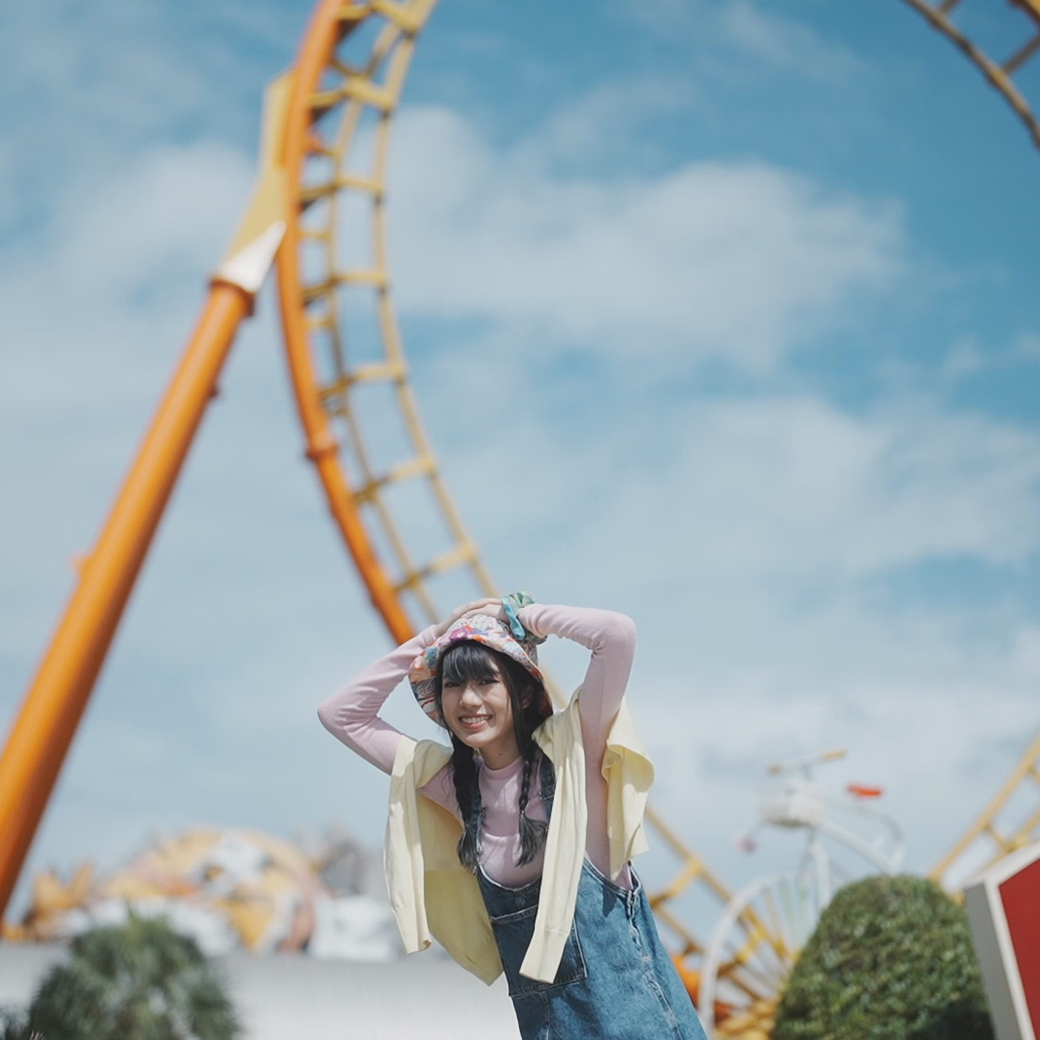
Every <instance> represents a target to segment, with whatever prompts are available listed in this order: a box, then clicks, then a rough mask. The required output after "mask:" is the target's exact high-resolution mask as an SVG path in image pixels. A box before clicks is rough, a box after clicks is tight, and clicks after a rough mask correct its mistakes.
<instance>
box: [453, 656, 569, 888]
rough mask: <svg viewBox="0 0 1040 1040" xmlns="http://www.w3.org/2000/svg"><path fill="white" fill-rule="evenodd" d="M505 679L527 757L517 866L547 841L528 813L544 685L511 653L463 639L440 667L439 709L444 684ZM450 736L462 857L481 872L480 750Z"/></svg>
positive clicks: (544, 826)
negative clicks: (478, 761) (460, 818)
mask: <svg viewBox="0 0 1040 1040" xmlns="http://www.w3.org/2000/svg"><path fill="white" fill-rule="evenodd" d="M498 678H501V680H502V682H503V684H504V685H505V688H506V690H507V691H508V692H509V701H510V704H511V705H512V708H513V733H514V734H515V735H516V744H517V747H518V748H519V749H520V754H521V756H522V757H523V760H524V775H523V780H522V781H521V785H520V855H519V856H518V857H517V861H516V862H517V866H525V865H526V864H528V863H530V862H531V861H532V860H533V859H534V857H535V856H536V855H537V853H538V850H539V849H540V848H541V847H542V845H543V844H544V843H545V837H546V833H547V831H548V824H547V823H546V822H545V821H544V820H532V819H531V818H530V817H529V816H528V815H527V802H528V799H529V797H530V789H531V773H532V772H533V771H534V765H535V760H536V758H537V756H538V745H537V744H536V743H535V742H534V737H533V735H532V734H533V733H534V731H535V730H536V729H537V728H538V726H539V725H541V723H542V722H543V721H544V718H545V716H544V714H543V705H544V704H545V702H546V700H547V697H546V692H545V687H544V686H543V685H542V683H541V681H540V680H538V679H536V678H535V677H534V676H533V675H532V674H531V673H530V672H529V671H528V670H527V669H526V668H525V667H524V666H523V665H522V664H520V663H519V662H518V661H514V660H513V659H512V658H511V657H509V656H508V655H507V654H503V653H501V652H500V651H498V650H494V649H492V648H491V647H489V646H485V645H484V644H483V643H478V642H475V641H473V640H462V641H460V642H458V643H455V644H454V645H453V646H451V647H449V648H448V649H447V650H446V651H445V652H444V654H443V656H442V657H441V660H440V664H439V665H438V668H437V688H436V698H437V710H438V711H440V712H441V714H442V717H443V711H442V709H441V693H442V688H443V684H444V683H445V682H450V683H452V684H455V683H458V684H460V685H464V684H465V683H467V682H493V681H495V680H496V679H498ZM448 733H449V734H450V735H451V748H452V767H453V773H454V777H453V779H454V782H455V800H456V801H457V802H458V806H459V812H460V814H461V815H462V835H461V837H460V838H459V844H458V854H459V862H461V863H462V865H463V866H464V867H466V868H467V869H469V870H472V871H473V872H474V873H476V870H477V867H478V865H479V863H480V852H481V840H480V839H481V830H482V829H483V823H484V806H483V804H482V803H481V799H480V786H479V783H478V777H477V765H476V753H475V752H474V751H473V749H472V748H470V747H469V746H467V745H466V744H465V743H464V742H463V741H462V740H460V739H459V738H458V737H457V736H455V734H454V733H452V732H451V730H450V729H448Z"/></svg>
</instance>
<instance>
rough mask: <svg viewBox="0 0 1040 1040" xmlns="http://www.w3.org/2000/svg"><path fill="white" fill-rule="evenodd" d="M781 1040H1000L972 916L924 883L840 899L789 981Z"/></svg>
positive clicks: (882, 884) (877, 884)
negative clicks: (988, 1000)
mask: <svg viewBox="0 0 1040 1040" xmlns="http://www.w3.org/2000/svg"><path fill="white" fill-rule="evenodd" d="M773 1040H993V1028H992V1025H991V1024H990V1019H989V1012H988V1010H987V1006H986V998H985V995H984V994H983V990H982V979H981V976H980V975H979V968H978V963H977V962H976V959H975V952H974V950H973V948H972V944H971V934H970V932H969V931H968V921H967V918H966V916H965V914H964V911H963V910H961V908H960V907H959V906H957V904H956V903H954V902H953V901H952V900H951V899H949V898H948V897H947V896H946V895H945V893H943V891H942V890H941V889H940V888H939V887H938V886H937V885H935V884H933V883H932V882H931V881H926V880H925V879H923V878H915V877H875V878H868V879H867V880H865V881H859V882H857V883H856V884H853V885H849V886H848V887H847V888H844V889H842V890H841V891H840V892H838V894H837V895H836V896H835V897H834V900H833V901H832V902H831V904H830V906H829V907H827V909H826V910H825V911H824V912H823V914H822V915H821V916H820V921H819V923H818V925H817V926H816V931H814V932H813V934H812V937H811V938H810V939H809V942H808V943H807V944H806V946H805V950H804V951H803V952H802V955H801V957H800V958H799V960H798V963H797V964H796V965H795V967H794V971H793V972H792V973H791V977H790V979H789V980H788V984H787V989H786V991H785V993H784V995H783V999H782V1000H781V1002H780V1007H779V1009H778V1010H777V1018H776V1028H775V1030H774V1032H773Z"/></svg>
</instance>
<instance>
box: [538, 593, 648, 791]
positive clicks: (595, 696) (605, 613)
mask: <svg viewBox="0 0 1040 1040" xmlns="http://www.w3.org/2000/svg"><path fill="white" fill-rule="evenodd" d="M518 616H519V618H520V623H521V624H522V625H523V626H524V627H525V628H526V629H527V630H528V631H529V632H533V633H534V634H535V635H536V636H548V635H553V636H562V637H563V638H564V639H570V640H573V641H574V642H576V643H580V644H581V645H582V646H584V647H586V648H587V649H589V650H591V651H592V659H591V660H590V661H589V667H588V670H587V671H586V673H585V679H584V681H583V682H582V684H581V697H580V698H579V700H578V712H579V714H580V716H581V736H582V742H583V743H584V745H585V759H586V762H587V763H588V764H590V765H594V767H595V769H596V771H597V772H598V771H599V768H600V765H601V763H602V759H603V752H604V750H605V749H606V744H607V735H608V734H609V732H610V727H611V725H612V724H613V722H614V718H615V716H616V715H617V713H618V708H619V707H621V699H622V697H624V695H625V687H626V686H627V685H628V676H629V673H630V672H631V671H632V658H633V657H634V656H635V650H636V626H635V622H634V621H632V619H631V618H629V617H626V616H625V615H624V614H617V613H615V612H614V611H612V610H593V609H591V608H589V607H550V606H546V605H544V604H541V603H533V604H532V605H531V606H529V607H524V608H523V609H522V610H521V611H520V613H519V615H518ZM593 760H595V762H593Z"/></svg>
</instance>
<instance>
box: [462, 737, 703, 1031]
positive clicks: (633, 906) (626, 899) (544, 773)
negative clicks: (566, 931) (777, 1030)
mask: <svg viewBox="0 0 1040 1040" xmlns="http://www.w3.org/2000/svg"><path fill="white" fill-rule="evenodd" d="M541 781H542V801H543V802H544V804H545V811H546V815H547V816H549V815H551V813H552V799H553V793H554V791H555V786H556V781H555V775H554V773H553V768H552V763H551V762H550V761H549V759H548V758H546V757H545V756H543V757H542V769H541ZM477 876H478V880H479V882H480V891H481V895H482V896H483V897H484V906H485V907H486V908H487V912H488V916H489V917H490V918H491V927H492V930H493V931H494V933H495V942H496V943H497V944H498V952H499V955H500V956H501V958H502V966H503V968H504V969H505V974H506V979H507V980H508V982H509V996H510V997H511V998H512V1001H513V1007H514V1009H515V1010H516V1018H517V1022H518V1024H519V1026H520V1036H521V1037H522V1038H523V1040H705V1038H704V1030H703V1028H702V1027H701V1024H700V1021H699V1019H698V1018H697V1013H696V1012H695V1011H694V1008H693V1004H692V1002H691V1001H690V998H689V996H688V995H687V993H686V990H685V988H684V987H683V984H682V982H680V980H679V976H678V974H677V973H676V970H675V967H674V966H673V964H672V961H671V958H670V957H669V956H668V954H667V953H666V952H665V949H664V947H663V946H662V944H661V940H660V938H659V937H658V935H657V925H656V924H655V923H654V918H653V914H652V913H651V910H650V903H649V901H648V900H647V898H646V892H645V891H644V889H643V886H642V884H641V883H640V882H639V880H638V878H636V877H635V875H634V874H633V875H632V882H633V888H632V889H631V890H630V889H626V888H621V887H620V886H618V885H615V884H614V883H613V882H612V881H610V880H608V879H607V878H605V877H604V876H603V875H602V874H601V873H600V872H599V871H598V870H597V869H596V868H595V867H594V866H593V865H592V863H591V862H590V861H589V860H588V858H587V857H586V859H585V862H584V864H583V865H582V868H581V880H580V881H579V884H578V901H577V905H576V906H575V909H574V922H573V924H572V925H571V934H570V937H569V938H568V940H567V944H566V946H565V947H564V951H563V958H562V960H561V961H560V967H559V970H558V971H557V973H556V978H555V980H554V981H553V982H551V983H547V982H538V981H537V980H535V979H529V978H527V977H526V976H524V975H521V974H520V965H521V963H522V962H523V959H524V955H525V954H526V953H527V947H528V944H529V943H530V941H531V937H532V935H533V934H534V918H535V914H536V913H537V911H538V894H539V891H540V888H541V878H536V879H535V880H534V881H532V882H531V883H530V884H528V885H524V887H523V888H506V887H505V886H503V885H500V884H498V883H497V882H495V881H492V880H491V878H489V877H488V876H487V875H486V874H485V873H484V871H483V869H481V870H479V871H478V874H477Z"/></svg>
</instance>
